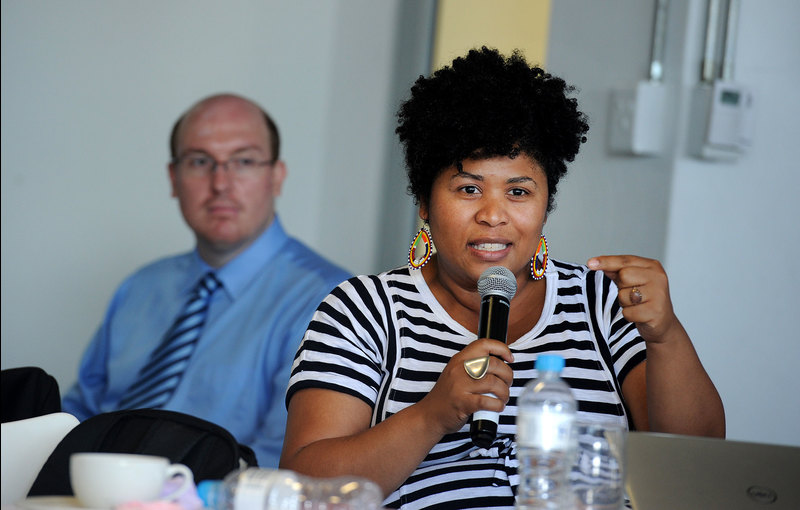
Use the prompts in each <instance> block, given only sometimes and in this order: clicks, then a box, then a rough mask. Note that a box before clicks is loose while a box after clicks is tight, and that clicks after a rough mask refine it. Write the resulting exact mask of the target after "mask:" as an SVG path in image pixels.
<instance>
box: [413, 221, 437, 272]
mask: <svg viewBox="0 0 800 510" xmlns="http://www.w3.org/2000/svg"><path fill="white" fill-rule="evenodd" d="M432 252H433V243H432V242H431V233H430V232H428V229H427V228H425V225H424V224H423V225H422V227H420V229H419V232H417V235H416V236H414V241H413V242H412V243H411V249H409V250H408V267H410V268H411V269H419V268H421V267H422V266H424V265H425V264H427V263H428V260H430V258H431V253H432Z"/></svg>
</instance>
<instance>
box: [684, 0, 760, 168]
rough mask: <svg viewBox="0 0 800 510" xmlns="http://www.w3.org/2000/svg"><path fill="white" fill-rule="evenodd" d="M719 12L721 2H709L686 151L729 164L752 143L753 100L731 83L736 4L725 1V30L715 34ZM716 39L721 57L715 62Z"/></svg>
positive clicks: (744, 90)
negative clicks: (698, 77)
mask: <svg viewBox="0 0 800 510" xmlns="http://www.w3.org/2000/svg"><path fill="white" fill-rule="evenodd" d="M721 8H722V6H721V0H709V3H708V19H707V25H706V40H705V54H704V57H703V68H702V81H701V82H700V84H698V86H697V88H696V89H695V93H694V96H693V97H692V114H691V125H690V130H689V136H690V139H689V150H690V152H691V153H692V155H694V156H695V157H698V158H701V159H713V160H728V161H731V160H735V159H737V158H738V157H740V156H741V155H742V154H744V153H745V151H746V150H747V149H748V148H749V147H750V146H751V145H752V143H753V125H754V122H753V116H754V98H753V93H752V91H751V90H750V89H749V88H748V87H746V86H745V85H743V84H741V83H737V82H736V81H734V79H733V54H734V48H735V44H736V25H737V21H738V12H739V3H738V0H727V16H725V19H724V28H725V30H724V31H721V32H719V33H718V31H717V28H718V25H719V24H720V10H721ZM720 39H723V40H724V47H723V56H722V59H717V58H716V57H717V53H718V51H717V48H718V46H719V43H720V42H721V41H720ZM717 66H719V70H717V69H716V67H717Z"/></svg>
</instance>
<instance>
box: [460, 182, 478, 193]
mask: <svg viewBox="0 0 800 510" xmlns="http://www.w3.org/2000/svg"><path fill="white" fill-rule="evenodd" d="M461 191H463V192H464V193H466V194H468V195H474V194H475V193H478V191H479V190H478V187H477V186H473V185H471V184H468V185H466V186H461Z"/></svg>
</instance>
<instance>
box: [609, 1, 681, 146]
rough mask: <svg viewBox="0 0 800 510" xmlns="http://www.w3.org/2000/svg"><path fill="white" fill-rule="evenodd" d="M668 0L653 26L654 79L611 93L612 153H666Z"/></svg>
mask: <svg viewBox="0 0 800 510" xmlns="http://www.w3.org/2000/svg"><path fill="white" fill-rule="evenodd" d="M668 4H669V1H668V0H658V2H657V4H656V12H655V21H654V24H653V25H654V27H653V44H652V48H651V58H650V78H649V79H648V80H642V81H640V82H639V83H637V84H636V86H635V87H634V88H630V89H622V90H614V91H612V93H611V107H610V108H611V110H610V112H609V119H610V125H609V130H608V133H609V135H608V146H609V150H610V151H611V152H614V153H619V154H628V155H635V156H654V155H658V154H661V153H663V152H664V146H665V143H666V135H667V129H668V123H669V118H668V115H667V114H668V111H667V99H668V95H667V86H666V85H665V84H664V83H663V81H662V77H663V70H664V68H663V61H664V38H665V33H666V23H667V7H668Z"/></svg>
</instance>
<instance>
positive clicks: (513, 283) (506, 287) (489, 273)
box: [478, 266, 517, 301]
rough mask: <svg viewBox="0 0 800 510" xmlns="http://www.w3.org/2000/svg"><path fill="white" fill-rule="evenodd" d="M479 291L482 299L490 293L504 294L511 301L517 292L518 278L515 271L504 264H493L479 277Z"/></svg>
mask: <svg viewBox="0 0 800 510" xmlns="http://www.w3.org/2000/svg"><path fill="white" fill-rule="evenodd" d="M478 292H479V293H480V294H481V299H483V298H484V297H486V296H489V295H495V296H503V297H504V298H506V299H508V300H509V301H511V298H512V297H514V294H516V293H517V280H516V279H515V278H514V273H512V272H511V271H510V270H509V269H507V268H505V267H503V266H492V267H490V268H489V269H487V270H486V271H484V272H483V273H482V274H481V277H480V278H478Z"/></svg>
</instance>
